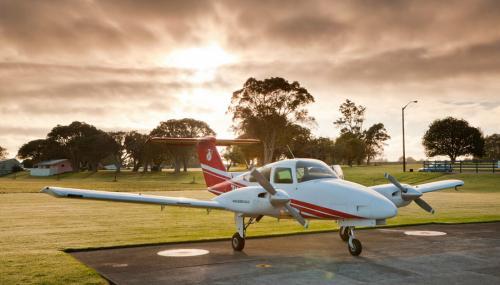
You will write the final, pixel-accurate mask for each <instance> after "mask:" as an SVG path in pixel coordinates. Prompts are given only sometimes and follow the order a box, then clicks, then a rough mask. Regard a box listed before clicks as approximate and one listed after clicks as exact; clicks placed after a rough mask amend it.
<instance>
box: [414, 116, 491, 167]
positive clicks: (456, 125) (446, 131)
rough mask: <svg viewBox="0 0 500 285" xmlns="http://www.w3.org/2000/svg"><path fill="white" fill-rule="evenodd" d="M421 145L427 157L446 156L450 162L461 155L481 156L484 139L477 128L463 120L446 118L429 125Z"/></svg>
mask: <svg viewBox="0 0 500 285" xmlns="http://www.w3.org/2000/svg"><path fill="white" fill-rule="evenodd" d="M422 144H423V145H424V147H425V153H426V155H427V156H429V157H432V156H436V155H446V156H448V157H449V158H450V159H451V161H453V162H454V161H455V160H456V159H457V157H459V156H463V155H473V156H476V157H479V156H482V155H483V153H484V138H483V135H482V133H481V131H480V130H479V129H478V128H475V127H472V126H470V125H469V123H468V122H467V121H465V120H463V119H456V118H453V117H447V118H445V119H438V120H435V121H434V122H432V123H431V125H430V126H429V129H428V130H427V132H426V133H425V135H424V137H423V140H422Z"/></svg>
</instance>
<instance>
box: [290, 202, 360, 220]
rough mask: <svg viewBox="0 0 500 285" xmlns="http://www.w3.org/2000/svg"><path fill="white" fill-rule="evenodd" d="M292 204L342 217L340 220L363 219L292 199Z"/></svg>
mask: <svg viewBox="0 0 500 285" xmlns="http://www.w3.org/2000/svg"><path fill="white" fill-rule="evenodd" d="M291 203H292V204H296V205H298V206H302V207H307V208H309V209H311V210H316V211H319V212H323V213H325V214H329V215H332V216H336V217H340V218H347V219H359V218H362V217H358V216H355V215H351V214H347V213H344V212H340V211H336V210H333V209H330V208H324V207H321V206H318V205H314V204H310V203H306V202H303V201H299V200H294V199H292V200H291Z"/></svg>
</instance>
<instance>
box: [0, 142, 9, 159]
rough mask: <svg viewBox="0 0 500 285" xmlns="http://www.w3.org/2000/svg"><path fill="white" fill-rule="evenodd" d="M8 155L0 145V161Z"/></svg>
mask: <svg viewBox="0 0 500 285" xmlns="http://www.w3.org/2000/svg"><path fill="white" fill-rule="evenodd" d="M7 155H9V154H8V153H7V149H6V148H4V147H2V146H1V145H0V159H5V158H6V157H7Z"/></svg>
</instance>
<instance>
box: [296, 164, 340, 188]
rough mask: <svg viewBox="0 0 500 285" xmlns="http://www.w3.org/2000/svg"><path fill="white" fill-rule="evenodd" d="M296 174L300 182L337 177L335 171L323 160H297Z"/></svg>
mask: <svg viewBox="0 0 500 285" xmlns="http://www.w3.org/2000/svg"><path fill="white" fill-rule="evenodd" d="M296 174H297V182H298V183H301V182H305V181H310V180H315V179H323V178H337V176H336V175H335V172H333V171H332V169H331V168H330V167H328V165H326V164H325V163H323V162H321V161H309V160H299V161H297V165H296Z"/></svg>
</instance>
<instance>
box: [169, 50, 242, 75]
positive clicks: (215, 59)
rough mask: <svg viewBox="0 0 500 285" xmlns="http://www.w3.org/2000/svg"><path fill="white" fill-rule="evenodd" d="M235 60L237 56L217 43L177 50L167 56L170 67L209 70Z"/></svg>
mask: <svg viewBox="0 0 500 285" xmlns="http://www.w3.org/2000/svg"><path fill="white" fill-rule="evenodd" d="M234 61H235V57H234V56H233V55H231V54H229V53H228V52H226V51H225V50H224V49H223V48H222V47H221V46H220V45H218V44H216V43H212V44H209V45H207V46H203V47H193V48H187V49H180V50H175V51H173V52H172V53H170V54H169V55H167V56H166V57H165V60H164V64H165V65H166V66H168V67H175V68H182V69H191V70H197V71H208V70H213V69H217V68H218V67H220V66H222V65H226V64H231V63H233V62H234Z"/></svg>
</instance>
